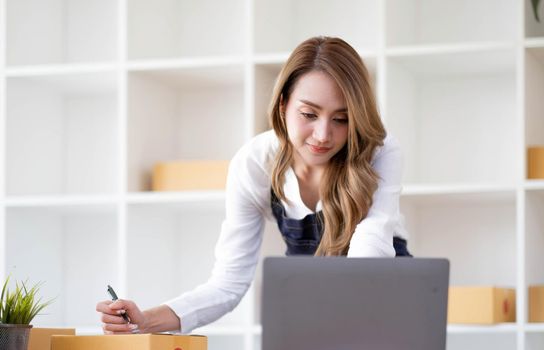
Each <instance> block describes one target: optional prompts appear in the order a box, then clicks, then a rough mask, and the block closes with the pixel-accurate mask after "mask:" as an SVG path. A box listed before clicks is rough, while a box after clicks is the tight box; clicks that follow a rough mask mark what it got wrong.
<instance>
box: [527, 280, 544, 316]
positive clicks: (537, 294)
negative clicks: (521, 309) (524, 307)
mask: <svg viewBox="0 0 544 350" xmlns="http://www.w3.org/2000/svg"><path fill="white" fill-rule="evenodd" d="M529 322H544V286H529Z"/></svg>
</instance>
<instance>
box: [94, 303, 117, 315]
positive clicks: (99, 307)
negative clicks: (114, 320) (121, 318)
mask: <svg viewBox="0 0 544 350" xmlns="http://www.w3.org/2000/svg"><path fill="white" fill-rule="evenodd" d="M111 303H112V301H111V300H107V301H102V302H100V303H98V304H96V311H98V312H102V313H106V314H110V315H116V314H117V312H115V311H113V310H112V309H111V308H110V306H109V305H110V304H111Z"/></svg>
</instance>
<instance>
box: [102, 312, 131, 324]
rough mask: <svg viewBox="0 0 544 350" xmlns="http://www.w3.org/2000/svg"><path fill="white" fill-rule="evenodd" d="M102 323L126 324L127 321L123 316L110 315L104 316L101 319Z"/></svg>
mask: <svg viewBox="0 0 544 350" xmlns="http://www.w3.org/2000/svg"><path fill="white" fill-rule="evenodd" d="M100 321H102V322H103V323H111V324H126V323H127V321H125V319H124V318H123V317H121V316H113V315H108V314H102V316H101V317H100Z"/></svg>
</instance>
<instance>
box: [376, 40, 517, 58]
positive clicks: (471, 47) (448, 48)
mask: <svg viewBox="0 0 544 350" xmlns="http://www.w3.org/2000/svg"><path fill="white" fill-rule="evenodd" d="M508 49H514V43H513V42H475V43H473V42H466V43H454V44H428V45H407V46H393V47H388V48H386V50H385V54H386V56H388V57H407V56H427V55H443V54H459V53H470V52H486V51H490V52H493V51H499V50H508Z"/></svg>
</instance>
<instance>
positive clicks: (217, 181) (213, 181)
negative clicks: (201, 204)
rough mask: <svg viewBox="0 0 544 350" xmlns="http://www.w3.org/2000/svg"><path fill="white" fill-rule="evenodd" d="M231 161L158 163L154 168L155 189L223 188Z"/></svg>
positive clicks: (153, 183) (153, 182)
mask: <svg viewBox="0 0 544 350" xmlns="http://www.w3.org/2000/svg"><path fill="white" fill-rule="evenodd" d="M228 167H229V161H226V160H224V161H205V160H195V161H185V162H170V163H158V164H156V165H155V167H154V169H153V180H152V186H151V187H152V190H153V191H187V190H223V189H225V184H226V182H227V171H228Z"/></svg>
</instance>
